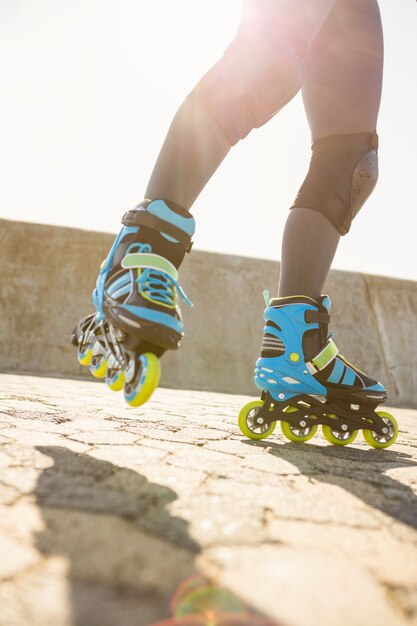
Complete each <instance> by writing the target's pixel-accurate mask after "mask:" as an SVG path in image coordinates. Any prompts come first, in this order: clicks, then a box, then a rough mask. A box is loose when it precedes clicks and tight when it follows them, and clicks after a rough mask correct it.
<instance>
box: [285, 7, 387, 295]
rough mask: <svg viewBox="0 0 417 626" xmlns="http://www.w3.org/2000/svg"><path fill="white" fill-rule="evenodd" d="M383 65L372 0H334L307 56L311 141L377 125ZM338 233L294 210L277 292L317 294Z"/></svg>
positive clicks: (312, 214) (313, 215)
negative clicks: (335, 0)
mask: <svg viewBox="0 0 417 626" xmlns="http://www.w3.org/2000/svg"><path fill="white" fill-rule="evenodd" d="M382 66H383V38H382V28H381V21H380V15H379V9H378V4H377V2H376V0H337V3H336V5H335V7H334V9H333V11H332V12H331V13H330V15H329V17H328V18H327V20H326V22H325V23H324V25H323V27H322V29H321V31H320V32H319V34H318V35H317V37H316V39H315V41H314V43H313V44H312V46H311V47H310V50H309V53H308V56H307V59H306V71H305V78H304V84H303V88H302V94H303V100H304V106H305V110H306V114H307V118H308V121H309V124H310V128H311V134H312V141H313V142H314V141H316V140H317V139H319V138H321V137H324V136H328V135H342V134H349V133H360V132H364V131H372V130H373V129H375V128H376V124H377V117H378V111H379V104H380V98H381V86H382ZM335 182H337V181H335ZM339 239H340V233H339V231H338V230H337V229H336V228H335V226H334V225H333V224H332V223H331V222H330V221H328V220H327V218H326V217H324V216H323V215H322V214H321V213H320V212H318V211H317V210H311V209H310V208H297V209H294V210H292V211H291V213H290V215H289V217H288V220H287V223H286V227H285V231H284V238H283V243H282V265H281V277H280V285H279V295H280V296H290V295H299V294H303V295H307V296H310V297H312V298H314V299H317V298H318V297H319V296H320V294H321V293H322V291H323V286H324V282H325V280H326V277H327V274H328V271H329V269H330V266H331V263H332V261H333V258H334V254H335V252H336V249H337V245H338V243H339Z"/></svg>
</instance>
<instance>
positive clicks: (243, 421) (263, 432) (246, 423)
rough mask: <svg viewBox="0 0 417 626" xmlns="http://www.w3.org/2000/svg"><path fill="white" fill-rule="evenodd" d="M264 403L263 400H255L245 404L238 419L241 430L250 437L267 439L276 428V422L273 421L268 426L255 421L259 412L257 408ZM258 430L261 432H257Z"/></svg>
mask: <svg viewBox="0 0 417 626" xmlns="http://www.w3.org/2000/svg"><path fill="white" fill-rule="evenodd" d="M263 405H264V402H263V400H254V401H252V402H249V403H248V404H245V406H244V407H242V409H241V410H240V413H239V419H238V424H239V428H240V432H241V433H242V435H245V437H247V438H248V439H255V440H259V439H266V437H269V436H270V435H272V433H273V432H274V430H275V426H276V425H277V423H276V422H272V424H270V425H269V426H268V427H267V428H265V426H262V425H257V424H255V423H254V420H255V418H256V415H257V413H258V411H257V410H256V409H260V408H261V407H262V406H263ZM256 430H258V431H260V432H256Z"/></svg>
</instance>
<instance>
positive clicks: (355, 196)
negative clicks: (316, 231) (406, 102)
mask: <svg viewBox="0 0 417 626" xmlns="http://www.w3.org/2000/svg"><path fill="white" fill-rule="evenodd" d="M312 152H313V153H312V157H311V163H310V169H309V171H308V173H307V176H306V178H305V180H304V182H303V184H302V186H301V188H300V191H299V192H298V194H297V197H296V199H295V202H294V204H293V206H292V207H291V208H297V207H302V208H307V209H313V210H314V211H319V212H320V213H323V215H324V216H325V217H326V218H327V219H328V220H329V221H330V222H331V223H332V224H333V226H335V228H337V230H338V231H339V232H340V234H341V235H346V233H348V232H349V229H350V226H351V224H352V220H353V218H354V217H355V215H356V214H357V213H358V212H359V210H360V209H361V207H362V206H363V205H364V204H365V202H366V200H367V199H368V197H369V196H370V195H371V193H372V191H373V190H374V188H375V185H376V183H377V180H378V135H377V133H376V132H364V133H355V134H349V135H329V136H327V137H321V138H320V139H318V140H317V141H315V142H314V144H313V147H312Z"/></svg>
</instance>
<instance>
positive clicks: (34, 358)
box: [0, 220, 417, 406]
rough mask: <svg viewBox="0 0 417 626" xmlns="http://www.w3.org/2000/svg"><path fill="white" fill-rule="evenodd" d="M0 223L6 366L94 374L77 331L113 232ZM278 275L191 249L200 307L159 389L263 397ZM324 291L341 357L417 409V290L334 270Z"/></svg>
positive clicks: (187, 274) (269, 267) (189, 312)
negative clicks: (83, 361) (262, 368)
mask: <svg viewBox="0 0 417 626" xmlns="http://www.w3.org/2000/svg"><path fill="white" fill-rule="evenodd" d="M0 222H1V223H0V227H1V229H0V268H1V277H0V307H1V318H0V368H1V369H2V370H3V371H6V370H8V371H19V372H35V373H38V374H52V375H55V376H68V377H80V376H90V374H89V371H88V368H83V367H81V366H80V365H79V364H78V362H77V359H76V356H75V349H74V348H73V347H72V346H71V344H70V334H71V330H72V328H73V326H74V325H75V323H76V322H77V321H78V320H79V319H80V318H81V317H82V316H83V315H86V314H87V313H89V312H90V311H91V309H92V305H91V291H92V289H93V287H94V284H95V279H96V276H97V272H98V268H99V265H100V262H101V261H102V259H103V258H104V257H105V256H106V253H107V251H108V249H109V247H110V245H111V243H112V241H113V239H114V237H113V235H110V234H105V233H96V232H88V231H84V230H79V229H73V228H62V227H56V226H46V225H39V224H29V223H24V222H13V221H8V220H0ZM278 276H279V264H278V263H274V262H271V261H265V260H260V259H251V258H247V257H237V256H230V255H225V254H214V253H209V252H203V251H199V250H195V251H193V253H192V254H191V255H189V256H188V257H187V258H186V260H185V262H184V264H183V266H182V268H181V284H182V286H183V288H184V289H185V291H186V293H187V295H188V296H189V297H190V298H191V300H192V301H193V302H194V307H193V308H192V309H191V308H189V307H188V306H187V305H184V306H183V307H182V309H183V313H184V319H185V326H186V336H185V338H184V340H183V343H182V347H181V350H179V351H177V352H174V353H169V354H166V355H165V356H164V358H163V361H162V366H163V374H162V381H161V384H162V385H163V386H167V387H179V388H186V389H201V390H208V391H220V392H230V393H240V394H255V395H256V394H257V390H256V387H255V385H254V383H253V380H252V379H253V365H254V362H255V360H256V358H257V357H258V355H259V348H260V343H261V338H262V329H263V320H262V312H263V309H264V300H263V296H262V291H263V290H264V289H269V290H270V291H271V293H272V294H274V292H275V290H276V285H277V281H278ZM326 292H327V293H329V294H330V296H331V298H332V302H333V312H334V314H333V319H332V330H333V333H334V337H335V340H336V343H337V345H338V346H339V348H340V350H341V352H342V354H344V355H345V356H346V357H347V358H348V360H350V361H351V362H352V363H354V364H355V365H357V366H359V367H361V368H362V369H364V370H365V371H367V372H369V374H370V375H372V376H374V377H376V378H378V379H379V380H381V381H382V382H383V383H384V384H385V385H386V386H387V388H388V391H389V394H390V403H392V404H396V405H403V406H407V405H408V406H417V365H416V364H417V357H416V355H417V332H416V324H417V283H415V282H412V281H405V280H397V279H392V278H384V277H380V276H369V275H365V274H354V273H349V272H340V271H332V272H331V273H330V276H329V278H328V281H327V284H326Z"/></svg>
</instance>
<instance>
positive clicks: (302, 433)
mask: <svg viewBox="0 0 417 626" xmlns="http://www.w3.org/2000/svg"><path fill="white" fill-rule="evenodd" d="M297 411H298V409H297V408H296V407H295V406H289V407H288V409H286V410H285V413H296V412H297ZM317 428H318V427H317V424H314V425H313V426H305V427H304V428H303V427H302V426H294V425H293V424H290V423H289V422H284V421H282V422H281V430H282V433H283V435H284V436H285V437H286V438H287V439H289V440H290V441H294V442H295V443H304V442H306V441H308V440H309V439H312V438H313V437H314V435H315V434H316V432H317Z"/></svg>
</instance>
